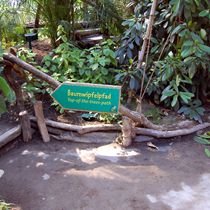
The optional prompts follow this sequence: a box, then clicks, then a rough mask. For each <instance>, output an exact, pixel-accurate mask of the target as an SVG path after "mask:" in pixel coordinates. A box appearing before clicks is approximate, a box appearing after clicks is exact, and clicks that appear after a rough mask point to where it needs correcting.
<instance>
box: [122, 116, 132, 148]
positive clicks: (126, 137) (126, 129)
mask: <svg viewBox="0 0 210 210" xmlns="http://www.w3.org/2000/svg"><path fill="white" fill-rule="evenodd" d="M132 138H133V129H132V120H131V119H130V118H128V117H125V116H123V126H122V146H124V147H128V146H130V145H131V143H132Z"/></svg>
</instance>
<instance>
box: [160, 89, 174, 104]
mask: <svg viewBox="0 0 210 210" xmlns="http://www.w3.org/2000/svg"><path fill="white" fill-rule="evenodd" d="M175 93H176V92H175V91H174V90H164V91H163V92H162V96H161V98H160V101H164V100H165V99H166V98H168V97H170V96H173V95H175Z"/></svg>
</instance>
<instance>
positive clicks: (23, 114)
mask: <svg viewBox="0 0 210 210" xmlns="http://www.w3.org/2000/svg"><path fill="white" fill-rule="evenodd" d="M4 75H5V77H6V79H7V81H8V83H9V84H10V86H11V88H12V89H13V90H14V92H15V95H16V101H17V108H18V111H19V120H20V124H21V127H22V134H23V141H25V142H28V141H29V140H31V139H32V130H31V122H30V118H29V115H28V112H27V111H26V109H25V106H24V99H23V93H22V90H21V86H20V85H19V84H18V82H16V81H15V80H14V78H13V76H12V68H11V66H6V67H5V68H4Z"/></svg>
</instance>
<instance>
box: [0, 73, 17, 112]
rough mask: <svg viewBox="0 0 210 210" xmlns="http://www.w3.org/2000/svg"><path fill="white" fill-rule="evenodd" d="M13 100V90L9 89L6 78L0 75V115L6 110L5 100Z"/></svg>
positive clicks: (10, 101)
mask: <svg viewBox="0 0 210 210" xmlns="http://www.w3.org/2000/svg"><path fill="white" fill-rule="evenodd" d="M14 100H15V94H14V92H13V91H12V90H11V88H10V86H9V85H8V83H7V82H6V80H5V79H4V78H3V77H1V76H0V116H1V114H3V113H4V112H6V111H7V108H6V102H9V103H12V102H13V101H14Z"/></svg>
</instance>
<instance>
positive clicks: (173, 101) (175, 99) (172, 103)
mask: <svg viewBox="0 0 210 210" xmlns="http://www.w3.org/2000/svg"><path fill="white" fill-rule="evenodd" d="M177 99H178V95H174V97H173V100H172V102H171V106H172V107H174V106H175V105H176V103H177Z"/></svg>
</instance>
